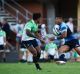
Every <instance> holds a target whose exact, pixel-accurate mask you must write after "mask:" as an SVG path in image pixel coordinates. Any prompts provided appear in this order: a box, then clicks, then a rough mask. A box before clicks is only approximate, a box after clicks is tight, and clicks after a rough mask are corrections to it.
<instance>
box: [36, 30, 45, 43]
mask: <svg viewBox="0 0 80 74" xmlns="http://www.w3.org/2000/svg"><path fill="white" fill-rule="evenodd" d="M35 36H36V38H37V39H39V40H40V41H41V42H42V43H45V40H43V39H42V37H41V35H40V33H38V31H37V32H35Z"/></svg>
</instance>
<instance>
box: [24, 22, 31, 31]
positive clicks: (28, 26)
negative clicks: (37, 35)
mask: <svg viewBox="0 0 80 74" xmlns="http://www.w3.org/2000/svg"><path fill="white" fill-rule="evenodd" d="M24 28H25V29H27V30H30V31H31V29H32V24H31V23H27V24H26V25H25V27H24Z"/></svg>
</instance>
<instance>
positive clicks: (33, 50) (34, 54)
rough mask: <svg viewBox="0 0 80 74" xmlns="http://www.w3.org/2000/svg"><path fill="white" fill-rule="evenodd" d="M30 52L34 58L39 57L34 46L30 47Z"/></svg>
mask: <svg viewBox="0 0 80 74" xmlns="http://www.w3.org/2000/svg"><path fill="white" fill-rule="evenodd" d="M28 50H29V51H30V52H31V53H32V54H33V56H37V51H36V49H35V48H34V47H33V46H32V45H31V46H29V47H28Z"/></svg>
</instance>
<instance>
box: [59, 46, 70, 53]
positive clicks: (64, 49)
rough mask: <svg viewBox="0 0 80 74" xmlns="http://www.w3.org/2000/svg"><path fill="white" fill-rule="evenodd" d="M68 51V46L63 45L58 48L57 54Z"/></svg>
mask: <svg viewBox="0 0 80 74" xmlns="http://www.w3.org/2000/svg"><path fill="white" fill-rule="evenodd" d="M68 50H69V46H68V45H63V46H61V47H60V48H59V52H61V53H64V52H67V51H68Z"/></svg>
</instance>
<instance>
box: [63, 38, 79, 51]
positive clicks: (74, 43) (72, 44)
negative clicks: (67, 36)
mask: <svg viewBox="0 0 80 74" xmlns="http://www.w3.org/2000/svg"><path fill="white" fill-rule="evenodd" d="M64 45H68V46H69V51H70V50H72V49H74V48H76V47H79V41H78V39H73V40H71V41H67V42H65V44H64Z"/></svg>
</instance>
